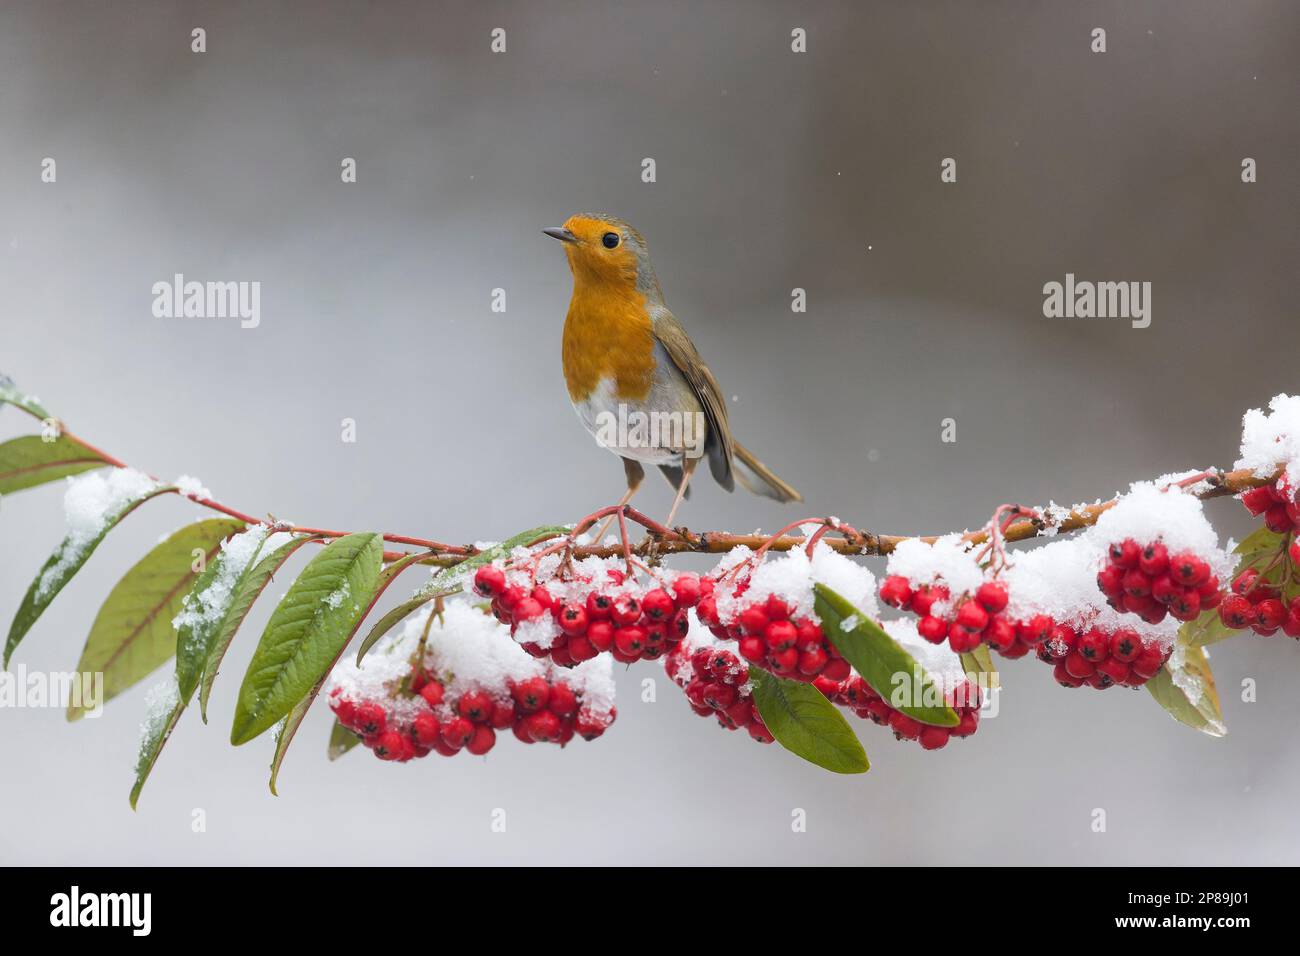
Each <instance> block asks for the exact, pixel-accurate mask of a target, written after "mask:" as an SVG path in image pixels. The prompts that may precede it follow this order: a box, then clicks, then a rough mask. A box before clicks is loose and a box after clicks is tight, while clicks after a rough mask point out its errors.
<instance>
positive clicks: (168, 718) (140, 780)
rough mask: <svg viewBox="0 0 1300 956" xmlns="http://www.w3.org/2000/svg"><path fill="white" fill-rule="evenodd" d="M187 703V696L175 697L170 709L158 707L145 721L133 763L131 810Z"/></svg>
mask: <svg viewBox="0 0 1300 956" xmlns="http://www.w3.org/2000/svg"><path fill="white" fill-rule="evenodd" d="M188 703H189V699H188V698H186V697H177V699H176V702H175V703H174V704H173V705H172V706H171V709H170V710H167V709H165V708H160V709H159V712H158V713H157V714H150V715H149V719H147V720H146V721H145V728H144V734H143V736H142V738H141V740H140V754H139V756H138V757H137V758H136V763H135V783H134V784H133V785H132V787H131V796H130V800H131V809H132V810H134V809H135V805H136V803H137V802H138V801H139V800H140V791H142V790H143V789H144V784H145V781H146V780H148V779H149V774H150V772H152V770H153V768H154V764H156V763H157V762H158V755H159V754H160V753H162V749H163V745H164V744H166V743H167V741H168V740H169V739H171V735H172V731H173V730H175V729H176V723H177V721H179V720H180V719H181V714H183V713H184V712H185V707H186V705H187V704H188Z"/></svg>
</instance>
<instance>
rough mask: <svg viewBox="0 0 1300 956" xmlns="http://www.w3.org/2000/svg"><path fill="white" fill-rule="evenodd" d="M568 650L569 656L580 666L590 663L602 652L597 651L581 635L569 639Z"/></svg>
mask: <svg viewBox="0 0 1300 956" xmlns="http://www.w3.org/2000/svg"><path fill="white" fill-rule="evenodd" d="M568 649H569V656H570V657H572V658H573V660H574V662H575V663H578V664H581V663H582V662H583V661H589V660H591V659H592V658H593V657H595V656H596V655H597V654H599V653H600V651H598V650H596V646H595V645H594V644H592V643H591V641H589V640H587V638H586V637H585V636H584V635H581V634H579V635H578V636H577V637H571V638H569V645H568Z"/></svg>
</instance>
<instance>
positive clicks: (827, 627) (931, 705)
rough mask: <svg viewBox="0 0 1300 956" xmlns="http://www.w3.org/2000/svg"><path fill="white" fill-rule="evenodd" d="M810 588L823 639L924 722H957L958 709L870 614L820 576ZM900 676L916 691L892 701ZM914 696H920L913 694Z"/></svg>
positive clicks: (950, 724)
mask: <svg viewBox="0 0 1300 956" xmlns="http://www.w3.org/2000/svg"><path fill="white" fill-rule="evenodd" d="M814 592H815V594H816V605H817V616H818V618H820V619H821V622H822V631H823V632H824V633H825V635H826V639H827V640H829V641H830V642H831V643H832V644H834V645H835V646H836V648H838V649H839V652H840V653H841V654H843V655H844V659H845V660H846V661H848V662H849V663H850V664H852V665H853V668H854V670H856V671H857V672H858V673H859V674H860V675H862V679H863V680H865V681H866V682H867V683H868V684H870V685H871V687H872V689H874V690H875V692H876V693H877V694H879V695H880V696H881V697H883V698H884V699H885V700H886V701H888V702H889V704H890V706H892V707H894V708H896V709H897V710H901V711H902V712H903V713H905V714H907V715H908V716H909V717H913V718H915V719H916V720H919V721H921V722H922V723H925V724H934V725H935V726H938V727H956V726H957V725H958V724H959V723H961V718H960V717H958V716H957V712H956V711H955V710H953V709H952V708H951V707H948V706H947V705H945V704H943V703H941V702H942V701H943V699H944V695H943V689H942V688H940V687H938V686H937V685H936V684H935V682H934V680H933V679H932V678H931V677H930V675H929V674H928V673H926V670H925V668H923V667H922V666H921V665H920V664H919V663H917V661H916V658H914V657H913V656H912V655H911V654H910V653H908V651H907V650H906V649H905V648H904V647H903V645H901V644H899V643H898V641H896V640H894V638H893V637H891V636H890V635H889V634H888V633H887V632H886V631H885V630H884V628H882V627H881V626H880V625H879V624H877V623H876V621H875V620H874V619H873V618H872V617H871V616H870V615H869V614H864V613H863V612H862V611H860V610H858V609H857V608H856V607H855V606H854V605H852V604H850V603H849V602H848V601H847V600H845V599H844V598H842V597H840V595H839V594H837V593H836V592H835V591H833V590H831V589H830V588H828V587H827V586H826V585H824V584H821V583H820V582H819V583H817V584H816V585H815V586H814ZM900 677H901V678H902V679H904V680H906V682H907V684H908V686H909V687H912V688H916V689H917V691H918V692H919V693H916V694H908V695H906V696H907V697H908V699H907V700H902V701H898V702H896V701H895V700H894V693H893V692H894V688H895V686H896V683H897V681H898V680H899V679H900ZM918 697H919V700H914V699H913V698H918Z"/></svg>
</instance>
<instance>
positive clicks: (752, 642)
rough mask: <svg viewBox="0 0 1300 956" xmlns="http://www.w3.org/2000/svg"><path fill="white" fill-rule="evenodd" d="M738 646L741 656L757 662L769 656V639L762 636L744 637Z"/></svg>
mask: <svg viewBox="0 0 1300 956" xmlns="http://www.w3.org/2000/svg"><path fill="white" fill-rule="evenodd" d="M736 646H737V648H738V649H739V651H740V656H741V657H743V658H744V659H745V660H747V661H751V662H753V663H755V664H757V663H759V662H761V661H762V660H763V658H765V657H767V641H765V640H763V638H761V637H754V636H753V635H751V636H749V637H742V638H741V639H740V642H739V643H738V644H737V645H736Z"/></svg>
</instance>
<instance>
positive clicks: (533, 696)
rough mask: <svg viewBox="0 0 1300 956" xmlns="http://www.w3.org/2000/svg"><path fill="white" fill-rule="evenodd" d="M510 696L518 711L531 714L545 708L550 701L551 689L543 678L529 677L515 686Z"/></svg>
mask: <svg viewBox="0 0 1300 956" xmlns="http://www.w3.org/2000/svg"><path fill="white" fill-rule="evenodd" d="M511 695H512V696H513V697H514V699H515V703H516V704H517V705H518V706H519V709H520V710H522V711H524V712H525V713H531V712H532V711H535V710H541V709H542V708H543V707H545V706H546V704H547V702H548V701H549V700H550V699H551V688H550V686H549V685H548V684H547V683H546V680H545V678H542V677H530V678H528V679H527V680H522V681H520V682H519V683H517V684H515V686H514V688H513V690H512V691H511Z"/></svg>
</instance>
